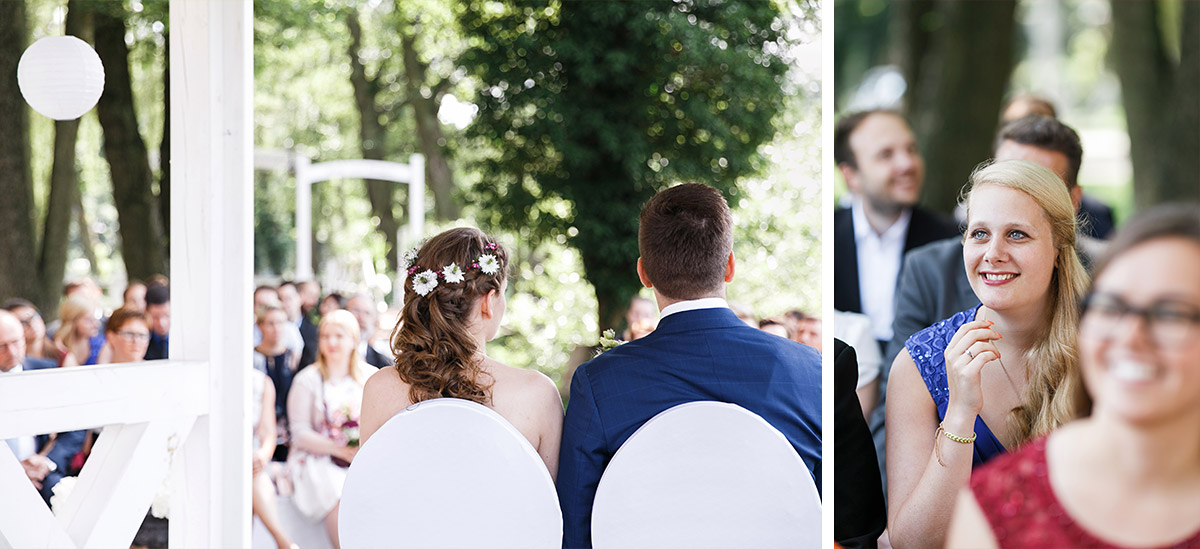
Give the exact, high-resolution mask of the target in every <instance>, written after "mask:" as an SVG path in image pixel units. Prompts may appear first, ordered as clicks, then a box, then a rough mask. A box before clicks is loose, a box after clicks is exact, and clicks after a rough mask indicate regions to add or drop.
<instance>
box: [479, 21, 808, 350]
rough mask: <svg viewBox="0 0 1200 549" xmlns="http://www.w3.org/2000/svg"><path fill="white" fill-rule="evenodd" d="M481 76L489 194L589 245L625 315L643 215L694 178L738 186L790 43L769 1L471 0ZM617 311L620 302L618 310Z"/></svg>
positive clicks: (515, 216) (767, 127)
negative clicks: (651, 201)
mask: <svg viewBox="0 0 1200 549" xmlns="http://www.w3.org/2000/svg"><path fill="white" fill-rule="evenodd" d="M459 16H460V21H461V24H462V27H463V29H464V32H465V33H466V36H467V40H468V44H469V45H470V48H469V49H468V50H467V51H466V52H465V53H464V54H463V57H462V59H463V62H464V65H466V66H467V67H468V68H469V69H470V70H472V72H473V73H474V75H475V76H476V77H477V78H478V79H479V80H480V82H481V86H482V89H481V91H480V94H479V96H478V97H477V98H476V102H477V105H478V106H479V109H480V111H479V117H478V118H477V119H476V121H475V124H473V125H472V126H471V128H470V129H469V136H470V137H471V138H472V139H473V140H474V142H475V143H477V144H478V145H479V146H481V147H486V148H488V149H489V150H491V151H494V152H493V154H492V155H491V156H488V157H485V158H483V159H481V160H480V162H479V169H480V172H481V176H482V179H481V180H480V183H479V184H477V185H476V186H475V189H474V190H475V193H476V197H477V200H479V201H480V202H483V203H486V204H488V205H489V206H490V207H491V208H492V210H493V220H494V221H496V222H499V223H500V224H502V225H503V226H506V227H510V228H514V229H519V228H523V227H527V226H528V227H531V228H532V236H533V237H534V238H537V239H541V238H546V237H551V236H557V235H562V234H566V235H568V236H569V237H570V243H571V244H572V245H573V246H574V247H576V248H577V249H579V250H580V252H581V254H582V259H583V264H584V267H585V269H586V272H587V278H588V280H589V281H590V282H591V283H592V284H593V286H595V288H596V294H597V297H598V300H599V302H600V308H601V311H600V315H601V327H602V328H606V327H612V326H613V325H614V321H615V317H616V313H619V308H620V306H621V304H623V302H624V301H625V300H627V299H628V298H629V297H630V296H632V294H633V293H635V292H636V291H637V288H638V283H637V280H636V278H634V277H633V276H632V273H633V272H634V268H633V266H634V264H635V262H636V257H637V215H638V211H639V209H640V206H641V204H643V203H644V202H645V201H646V199H648V198H649V197H650V196H652V195H653V194H654V192H655V191H657V190H659V189H661V188H664V187H666V186H669V185H671V184H673V183H676V182H681V181H696V182H703V183H708V184H711V185H713V186H716V187H718V188H720V189H722V190H723V191H725V192H726V193H727V196H730V197H732V196H734V194H735V192H736V189H737V181H738V178H739V177H744V176H747V175H750V174H753V173H755V172H756V170H758V169H759V168H760V167H761V158H760V156H759V155H758V152H757V148H758V146H759V145H760V144H762V143H763V142H765V141H769V140H771V139H772V137H773V136H774V133H775V128H774V126H773V124H772V120H773V119H774V117H775V115H776V113H777V112H779V110H780V109H781V108H782V104H783V92H782V89H781V88H782V83H783V75H784V73H785V72H786V70H787V59H785V58H784V57H783V55H784V52H786V51H787V47H786V45H787V44H786V40H785V39H784V38H783V36H782V35H781V33H780V30H781V29H782V28H783V26H784V22H783V21H782V20H781V17H780V14H779V12H778V11H777V9H776V8H775V6H773V5H772V4H770V3H767V2H715V1H713V2H709V1H703V2H675V3H665V2H661V3H646V2H583V1H575V2H558V1H552V0H544V1H541V2H524V3H521V4H519V5H516V6H514V5H511V4H505V3H500V2H493V1H486V0H479V1H472V2H469V3H465V4H464V5H463V6H462V8H461V9H460V14H459ZM606 309H607V311H606Z"/></svg>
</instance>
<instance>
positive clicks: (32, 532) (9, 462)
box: [0, 374, 75, 549]
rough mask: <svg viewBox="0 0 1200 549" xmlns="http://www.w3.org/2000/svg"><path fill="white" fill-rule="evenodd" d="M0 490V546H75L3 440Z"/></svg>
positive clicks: (18, 548)
mask: <svg viewBox="0 0 1200 549" xmlns="http://www.w3.org/2000/svg"><path fill="white" fill-rule="evenodd" d="M18 375H19V374H18ZM12 377H17V376H16V375H14V376H12ZM5 381H7V380H5ZM0 494H3V496H0V549H34V548H43V547H70V548H73V547H75V542H73V541H71V538H69V537H67V533H66V531H65V530H63V527H62V525H61V524H59V522H58V521H57V520H55V518H54V515H52V514H50V508H48V507H46V502H44V501H42V496H41V495H39V494H38V492H37V490H36V489H35V488H34V487H33V483H32V482H30V481H29V478H28V477H26V476H25V469H24V468H23V467H21V463H20V462H18V461H17V458H16V457H15V456H13V454H12V452H11V451H9V449H8V445H6V444H0Z"/></svg>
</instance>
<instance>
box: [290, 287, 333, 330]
mask: <svg viewBox="0 0 1200 549" xmlns="http://www.w3.org/2000/svg"><path fill="white" fill-rule="evenodd" d="M296 289H297V290H299V291H300V312H301V314H303V315H304V316H306V317H308V318H309V320H312V321H315V320H316V317H317V304H318V303H320V302H321V284H319V283H318V282H317V281H316V280H305V281H303V282H300V283H298V284H296ZM338 308H339V309H340V308H341V307H338Z"/></svg>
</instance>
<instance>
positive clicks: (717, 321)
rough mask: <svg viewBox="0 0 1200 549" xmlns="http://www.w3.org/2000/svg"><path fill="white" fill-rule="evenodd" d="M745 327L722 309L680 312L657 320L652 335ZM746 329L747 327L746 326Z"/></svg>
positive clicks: (727, 311) (728, 310)
mask: <svg viewBox="0 0 1200 549" xmlns="http://www.w3.org/2000/svg"><path fill="white" fill-rule="evenodd" d="M736 326H747V324H746V323H745V322H743V321H742V319H740V318H738V317H737V315H736V314H734V313H733V311H732V310H730V309H728V308H724V307H718V308H715V309H695V310H691V311H680V312H678V313H675V314H672V315H668V316H666V317H664V318H663V319H662V320H659V322H658V327H657V328H655V329H654V332H653V334H652V335H654V334H660V335H667V334H675V333H681V332H689V331H692V330H704V329H711V328H730V327H736ZM747 327H748V326H747Z"/></svg>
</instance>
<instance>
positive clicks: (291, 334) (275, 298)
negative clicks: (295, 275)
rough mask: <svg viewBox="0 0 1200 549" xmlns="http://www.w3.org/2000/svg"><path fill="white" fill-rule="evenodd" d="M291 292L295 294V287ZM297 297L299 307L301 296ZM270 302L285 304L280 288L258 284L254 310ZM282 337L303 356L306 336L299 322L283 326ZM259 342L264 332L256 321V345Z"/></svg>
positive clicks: (285, 309) (303, 363)
mask: <svg viewBox="0 0 1200 549" xmlns="http://www.w3.org/2000/svg"><path fill="white" fill-rule="evenodd" d="M290 294H291V295H295V289H294V288H292V291H291V292H290ZM295 298H296V307H299V296H295ZM268 303H274V304H276V305H279V306H280V307H283V305H282V304H283V296H282V294H281V293H280V291H279V289H277V288H276V287H275V286H267V285H262V286H258V287H257V288H254V310H255V311H258V309H259V307H262V306H263V305H265V304H268ZM283 310H284V312H287V308H286V307H284V309H283ZM280 337H281V338H282V339H283V344H284V345H287V348H288V349H290V350H291V351H292V352H293V353H294V354H296V355H297V356H301V354H302V353H303V351H304V336H302V335H300V324H299V322H296V323H294V324H289V325H288V326H285V327H284V328H283V335H282V336H280ZM259 343H262V332H261V331H259V329H258V324H257V323H255V324H254V345H255V346H256V347H257V346H258V344H259ZM308 364H309V363H306V362H303V361H301V362H300V367H302V368H303V367H304V366H308Z"/></svg>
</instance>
